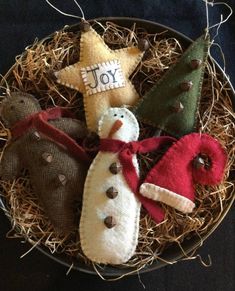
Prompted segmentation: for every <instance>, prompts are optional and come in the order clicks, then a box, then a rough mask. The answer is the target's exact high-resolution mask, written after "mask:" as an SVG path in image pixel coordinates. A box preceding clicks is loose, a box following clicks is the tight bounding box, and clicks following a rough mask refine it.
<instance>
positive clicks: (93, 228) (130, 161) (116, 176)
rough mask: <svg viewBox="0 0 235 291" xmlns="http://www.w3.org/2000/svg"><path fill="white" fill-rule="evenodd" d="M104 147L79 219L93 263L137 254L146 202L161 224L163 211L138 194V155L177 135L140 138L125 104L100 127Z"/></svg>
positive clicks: (93, 166) (88, 183)
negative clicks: (141, 219) (142, 208)
mask: <svg viewBox="0 0 235 291" xmlns="http://www.w3.org/2000/svg"><path fill="white" fill-rule="evenodd" d="M98 133H99V136H100V151H99V153H98V154H97V156H96V158H95V159H94V161H93V163H92V164H91V166H90V169H89V171H88V174H87V178H86V182H85V187H84V194H83V207H82V215H81V220H80V238H81V247H82V250H83V252H84V254H85V255H86V256H87V257H88V258H89V259H90V260H92V261H94V262H97V263H104V264H121V263H124V262H126V261H128V260H129V259H130V258H131V257H132V255H133V254H134V252H135V249H136V245H137V241H138V232H139V216H140V206H141V204H142V205H143V206H144V208H145V209H146V210H147V211H148V213H149V214H150V216H151V217H152V218H153V219H154V220H155V221H156V222H157V223H158V222H160V221H162V219H163V217H164V212H163V210H162V209H161V208H160V207H159V205H157V204H156V202H155V201H153V200H150V199H149V198H147V197H144V196H142V195H140V194H139V192H138V188H139V167H138V162H137V157H136V154H137V153H147V152H150V151H153V150H157V149H158V148H159V147H160V146H162V145H165V144H166V143H169V142H171V143H172V142H173V141H175V139H174V138H172V137H167V136H162V137H152V138H148V139H144V140H142V141H137V139H138V136H139V125H138V122H137V120H136V118H135V116H134V115H133V114H132V113H131V112H130V111H129V110H128V109H126V108H110V109H108V110H107V111H106V113H105V114H104V115H103V116H102V117H101V119H100V121H99V126H98Z"/></svg>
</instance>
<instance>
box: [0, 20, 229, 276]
mask: <svg viewBox="0 0 235 291" xmlns="http://www.w3.org/2000/svg"><path fill="white" fill-rule="evenodd" d="M94 25H95V28H96V29H98V30H99V32H100V34H101V35H102V36H103V37H104V39H105V41H106V43H107V44H108V45H109V46H110V47H112V48H121V47H126V46H129V45H137V41H138V38H139V37H145V38H147V39H148V40H149V42H150V44H151V46H150V50H149V51H148V53H147V54H146V55H145V57H144V59H143V60H142V62H141V63H140V65H139V66H138V68H137V69H136V71H135V73H134V74H133V75H132V77H131V79H132V82H133V84H134V85H135V87H136V89H137V90H138V92H139V94H140V95H141V96H143V94H144V93H145V92H147V91H148V90H149V89H150V88H151V87H152V86H153V84H154V83H155V82H156V81H157V80H158V79H159V78H160V77H161V76H162V75H163V74H164V73H165V72H166V71H167V70H168V69H169V67H170V66H171V65H172V64H174V63H175V62H176V61H177V59H178V58H179V57H180V56H181V54H182V51H183V50H184V48H182V47H181V44H180V43H179V41H178V40H177V39H175V38H169V37H167V32H162V33H160V34H155V35H153V34H148V33H147V32H146V31H145V30H143V29H140V28H136V26H135V25H134V26H133V27H132V28H131V29H128V28H124V27H120V26H118V25H115V24H113V23H110V22H107V23H106V24H105V25H104V26H103V25H100V24H97V23H94ZM79 39H80V34H79V32H71V31H68V30H66V29H63V30H61V31H58V32H55V33H54V34H53V35H52V37H50V38H47V39H45V40H43V41H35V43H33V44H32V45H31V46H29V47H27V48H26V51H25V53H24V54H22V55H20V56H18V57H16V63H15V64H14V66H13V67H12V68H11V69H10V71H9V72H8V73H7V75H6V76H5V77H4V78H2V81H1V87H2V88H3V89H7V88H8V89H9V90H11V91H25V92H28V93H31V94H33V95H35V96H36V97H37V98H38V99H39V101H40V103H41V105H42V107H43V108H47V107H48V106H51V105H59V106H65V107H67V108H70V109H71V110H72V111H73V112H74V113H75V114H76V116H77V117H78V118H79V119H82V120H84V111H83V103H82V96H81V95H80V94H79V93H78V92H77V91H75V90H72V89H69V88H66V87H65V86H62V85H59V84H57V83H56V82H55V80H54V78H53V77H52V72H53V71H57V70H60V69H62V68H63V67H65V66H67V65H69V64H73V63H75V62H77V61H78V60H79ZM231 94H232V92H231V88H230V86H229V84H228V83H227V81H226V80H224V79H223V76H222V74H221V73H217V72H216V70H215V66H214V64H213V63H211V62H210V63H207V66H206V74H205V79H204V83H203V89H202V98H201V104H200V112H199V116H198V120H199V122H198V131H199V132H204V133H210V134H211V135H212V136H214V137H215V138H217V139H218V140H219V141H220V142H221V144H222V145H223V146H224V147H225V148H226V151H227V153H228V163H227V167H226V171H225V179H224V181H223V182H222V183H221V184H220V185H219V186H215V187H197V195H196V206H197V207H196V208H195V210H194V211H193V213H191V214H190V215H183V214H181V213H179V212H177V211H175V210H173V209H172V208H170V207H167V206H165V205H162V207H163V208H164V209H165V211H166V218H165V220H164V221H163V222H162V223H161V224H159V225H156V224H155V223H154V221H152V220H151V219H150V217H149V215H148V214H147V213H146V212H145V211H144V210H143V209H142V212H141V220H140V232H139V243H138V247H137V250H136V253H135V255H134V256H133V257H132V259H131V260H130V261H129V262H127V263H126V264H123V265H121V266H118V267H119V268H122V269H123V268H126V267H133V268H134V269H136V270H140V269H141V268H143V267H144V266H146V265H147V264H151V263H152V262H153V261H155V260H156V259H160V260H161V255H162V254H163V253H164V250H165V249H167V248H169V247H171V246H172V244H177V245H178V246H179V247H180V248H182V242H183V241H184V240H185V239H190V238H191V237H192V236H198V237H199V238H201V237H203V236H204V235H205V234H206V233H208V231H209V230H210V229H211V228H212V227H213V226H215V224H216V223H217V222H218V220H220V218H221V216H222V215H223V213H224V212H225V211H226V209H227V207H228V206H229V205H230V203H231V200H232V199H233V194H232V193H233V187H234V186H233V185H234V178H233V177H232V175H231V173H232V171H233V170H234V157H235V155H234V150H235V140H234V136H235V125H234V113H233V109H232V104H231V100H230V96H231ZM154 131H155V129H154V128H152V127H149V126H146V125H144V124H141V136H140V138H144V137H149V136H151V135H152V134H153V133H154ZM0 138H1V144H0V146H1V152H2V153H3V152H4V147H5V144H6V143H7V141H8V140H9V139H10V132H9V130H7V129H6V128H5V127H4V125H3V124H2V123H1V124H0ZM158 154H159V153H158ZM139 159H140V164H141V173H142V176H144V175H145V174H146V173H147V171H148V170H149V169H150V168H151V166H152V165H153V164H154V161H156V155H143V156H140V157H139ZM0 187H1V192H2V195H3V196H4V199H5V201H6V205H7V206H6V207H7V209H6V213H7V215H8V216H9V218H10V220H11V222H12V230H11V231H10V232H9V233H8V237H21V238H22V237H23V238H25V239H26V240H28V241H29V242H30V243H31V244H32V245H33V246H35V245H44V246H46V247H47V248H48V250H50V252H51V253H53V254H54V253H57V252H58V253H66V254H67V255H69V256H72V257H77V258H78V260H81V261H83V262H84V264H92V263H91V262H90V261H89V260H88V259H87V258H86V257H85V256H84V255H83V253H82V251H81V248H80V242H79V236H78V232H77V233H76V234H75V236H73V238H71V237H58V236H56V235H55V233H54V232H53V227H52V226H51V224H50V222H49V221H48V219H47V217H46V216H45V215H44V212H43V209H42V207H41V206H40V204H39V202H38V200H37V198H36V197H35V195H34V193H33V192H32V190H31V186H30V180H29V178H28V176H27V173H26V174H24V175H22V177H19V178H18V179H16V180H15V181H14V182H13V183H10V182H4V181H0ZM79 211H81V209H79ZM182 252H183V248H182ZM191 255H192V254H191ZM169 263H172V262H169ZM95 267H96V270H97V271H98V270H99V268H100V267H102V266H99V265H95Z"/></svg>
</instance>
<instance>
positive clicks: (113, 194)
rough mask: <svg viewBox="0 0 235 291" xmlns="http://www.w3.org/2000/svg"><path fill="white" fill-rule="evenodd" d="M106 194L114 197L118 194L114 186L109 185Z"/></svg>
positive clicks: (111, 197)
mask: <svg viewBox="0 0 235 291" xmlns="http://www.w3.org/2000/svg"><path fill="white" fill-rule="evenodd" d="M106 195H107V197H108V198H110V199H114V198H116V197H117V195H118V190H117V189H116V188H114V187H110V188H108V189H107V191H106Z"/></svg>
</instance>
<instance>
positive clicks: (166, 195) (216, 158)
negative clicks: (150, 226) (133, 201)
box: [140, 133, 227, 213]
mask: <svg viewBox="0 0 235 291" xmlns="http://www.w3.org/2000/svg"><path fill="white" fill-rule="evenodd" d="M226 160H227V156H226V153H225V151H224V149H223V148H222V146H221V145H220V143H219V142H218V141H217V140H216V139H214V138H213V137H211V136H210V135H207V134H199V133H192V134H188V135H186V136H184V137H183V138H181V139H180V140H179V141H177V142H176V143H175V144H174V145H172V146H171V147H170V148H169V149H168V151H167V152H166V154H165V155H164V156H163V158H162V159H161V160H160V161H159V162H158V163H157V164H156V165H155V166H154V167H153V168H152V169H151V171H150V172H149V174H148V175H147V178H146V179H145V181H144V183H143V184H142V185H141V187H140V193H141V194H142V195H143V196H145V197H147V198H150V199H153V200H155V201H160V202H163V203H165V204H167V205H169V206H171V207H174V208H175V209H177V210H179V211H181V212H183V213H190V212H192V211H193V209H194V207H195V204H194V198H195V190H194V184H197V183H200V184H202V185H216V184H218V183H220V181H221V180H222V178H223V174H224V168H225V165H226Z"/></svg>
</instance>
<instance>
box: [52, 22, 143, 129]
mask: <svg viewBox="0 0 235 291" xmlns="http://www.w3.org/2000/svg"><path fill="white" fill-rule="evenodd" d="M142 56H143V52H142V51H140V49H138V48H137V47H127V48H123V49H118V50H112V49H110V48H109V47H108V46H107V45H106V44H105V42H104V40H103V39H102V37H101V36H100V35H99V34H98V33H97V32H96V31H95V30H94V29H93V28H91V27H90V28H89V30H88V31H86V32H82V34H81V40H80V61H79V62H77V63H75V64H74V65H71V66H68V67H65V68H64V69H62V70H61V71H58V72H56V73H55V75H56V77H57V81H58V83H61V84H63V85H65V86H67V87H70V88H74V89H76V90H78V91H79V92H81V93H82V94H83V97H84V98H83V100H84V108H85V114H86V121H87V126H88V128H89V129H90V130H93V131H96V130H97V122H98V120H99V118H100V116H101V115H102V114H103V113H104V112H105V111H106V110H107V109H108V108H110V107H119V106H121V105H123V104H126V105H133V104H135V103H136V101H137V100H138V98H139V95H138V93H137V92H136V90H135V88H134V86H133V84H132V83H131V81H130V80H129V76H130V75H131V74H132V73H133V71H134V69H135V68H136V66H137V64H138V63H139V62H140V60H141V58H142Z"/></svg>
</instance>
